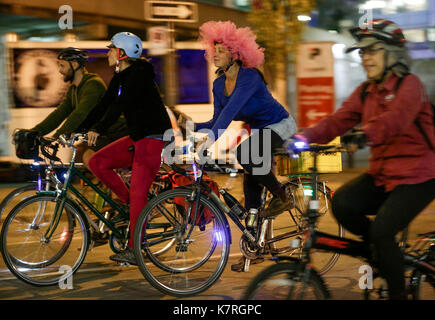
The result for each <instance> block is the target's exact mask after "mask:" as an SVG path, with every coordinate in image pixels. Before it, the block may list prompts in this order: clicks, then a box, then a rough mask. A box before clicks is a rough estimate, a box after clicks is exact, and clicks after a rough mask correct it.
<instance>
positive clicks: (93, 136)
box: [88, 131, 100, 146]
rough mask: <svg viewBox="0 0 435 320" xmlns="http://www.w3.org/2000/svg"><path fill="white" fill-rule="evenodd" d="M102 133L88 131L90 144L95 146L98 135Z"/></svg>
mask: <svg viewBox="0 0 435 320" xmlns="http://www.w3.org/2000/svg"><path fill="white" fill-rule="evenodd" d="M99 135H100V134H99V133H98V132H95V131H89V132H88V146H95V145H96V143H97V139H98V136H99Z"/></svg>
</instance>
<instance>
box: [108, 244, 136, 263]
mask: <svg viewBox="0 0 435 320" xmlns="http://www.w3.org/2000/svg"><path fill="white" fill-rule="evenodd" d="M110 260H112V261H115V262H118V263H121V262H127V263H128V264H131V265H134V266H137V261H136V257H135V255H134V252H133V249H132V248H130V247H127V248H126V249H125V250H123V251H121V252H120V253H117V254H114V255H112V256H110Z"/></svg>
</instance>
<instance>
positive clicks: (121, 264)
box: [118, 262, 131, 267]
mask: <svg viewBox="0 0 435 320" xmlns="http://www.w3.org/2000/svg"><path fill="white" fill-rule="evenodd" d="M118 264H119V266H121V267H129V266H131V264H129V263H128V262H118Z"/></svg>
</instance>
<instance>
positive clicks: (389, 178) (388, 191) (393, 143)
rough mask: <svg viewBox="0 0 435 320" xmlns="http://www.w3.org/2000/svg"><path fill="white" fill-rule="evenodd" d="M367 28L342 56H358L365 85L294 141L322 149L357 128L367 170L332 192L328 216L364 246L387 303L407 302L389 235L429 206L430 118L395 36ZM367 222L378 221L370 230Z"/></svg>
mask: <svg viewBox="0 0 435 320" xmlns="http://www.w3.org/2000/svg"><path fill="white" fill-rule="evenodd" d="M371 27H372V28H367V29H360V28H354V29H353V30H351V32H352V34H353V36H354V37H355V38H356V39H357V40H358V43H356V44H355V45H354V46H352V47H350V48H349V49H348V50H347V52H350V51H352V50H355V49H359V54H360V56H361V58H362V64H363V67H364V69H365V71H366V73H367V78H368V82H365V83H364V84H361V85H360V86H359V87H358V88H357V89H356V90H355V91H354V92H353V93H352V94H351V96H350V97H349V98H348V99H347V100H346V101H344V102H343V105H342V106H341V108H339V109H338V110H337V111H336V112H335V113H334V114H332V115H330V116H328V117H326V118H325V119H323V120H322V121H320V122H319V123H318V124H317V125H315V126H314V127H311V128H307V129H305V130H303V132H302V136H301V137H300V138H302V139H305V140H307V141H308V142H310V143H327V142H329V141H331V140H332V139H333V138H334V137H336V136H341V135H343V134H344V133H346V132H347V131H348V130H349V129H351V128H352V127H354V126H355V125H357V124H359V123H361V124H362V127H361V130H362V134H361V135H360V139H361V138H362V139H364V140H365V141H366V142H367V144H368V145H369V146H370V147H371V158H370V167H369V169H368V171H367V172H366V173H365V174H363V175H361V176H359V177H357V178H356V179H355V180H353V181H350V182H349V183H347V184H345V185H344V186H342V187H341V188H340V189H339V190H337V191H336V192H335V194H334V197H333V199H332V211H333V213H334V216H335V217H336V218H337V220H338V222H339V223H340V224H342V225H343V226H344V227H345V228H346V229H348V230H349V231H351V232H352V233H354V234H357V235H360V236H362V237H363V239H364V240H365V241H367V242H368V243H369V244H370V246H371V249H372V253H373V259H374V262H375V265H376V264H378V267H379V270H380V272H381V274H382V275H383V277H385V279H386V280H387V283H388V290H389V295H390V299H405V298H406V292H405V278H404V261H403V256H402V253H401V251H400V249H399V248H398V246H397V244H396V241H395V235H396V234H397V233H398V232H400V231H402V230H403V229H404V228H406V227H407V226H408V224H409V223H410V222H411V221H412V220H413V219H414V218H415V217H416V216H417V214H418V213H419V212H421V211H422V210H423V209H424V208H425V207H426V206H428V205H429V204H430V202H431V201H432V200H433V199H434V198H435V134H434V124H433V119H432V118H433V115H432V109H431V106H430V102H429V100H428V97H427V95H426V93H425V90H424V86H423V84H422V83H421V81H420V80H419V79H418V77H417V76H415V75H412V74H409V71H408V70H409V58H408V54H407V49H406V47H405V42H406V40H405V38H404V36H403V33H402V31H401V30H400V28H399V27H398V26H397V25H396V24H394V23H393V22H391V21H387V20H383V19H376V20H374V21H373V24H372V26H371ZM399 84H400V85H399ZM367 215H375V216H376V217H375V219H374V220H373V221H372V222H371V220H369V219H368V218H367Z"/></svg>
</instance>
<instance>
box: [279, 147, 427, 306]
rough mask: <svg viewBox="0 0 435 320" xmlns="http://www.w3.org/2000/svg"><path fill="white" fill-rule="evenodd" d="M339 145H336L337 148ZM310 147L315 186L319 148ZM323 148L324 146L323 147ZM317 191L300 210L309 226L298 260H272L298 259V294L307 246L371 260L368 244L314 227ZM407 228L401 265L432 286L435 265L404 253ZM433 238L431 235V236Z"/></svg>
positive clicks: (306, 273) (305, 270) (305, 281)
mask: <svg viewBox="0 0 435 320" xmlns="http://www.w3.org/2000/svg"><path fill="white" fill-rule="evenodd" d="M338 149H340V148H338ZM315 150H316V149H313V168H311V171H312V187H313V190H315V189H314V188H315V186H316V185H317V182H318V180H317V178H318V171H317V156H318V152H322V149H321V148H319V149H317V151H315ZM323 150H324V151H326V150H327V148H325V149H323ZM317 207H318V205H317V193H316V192H314V193H313V196H312V199H311V200H310V203H309V207H308V209H307V211H306V213H305V214H304V216H305V218H306V219H307V220H308V222H309V229H308V231H306V232H305V235H304V238H305V244H304V247H303V250H302V258H301V259H300V260H295V259H294V258H289V257H277V258H276V260H278V261H279V260H292V261H299V262H302V263H300V264H299V266H300V269H299V270H300V272H302V273H303V289H302V291H301V293H300V298H302V297H303V295H304V291H305V288H306V286H307V284H308V280H309V276H310V272H311V270H312V266H311V259H310V251H311V249H321V250H325V251H328V252H335V253H340V254H344V255H348V256H352V257H362V258H364V259H366V260H367V261H369V262H370V261H371V259H372V257H371V252H370V248H369V247H368V246H367V244H366V243H364V242H363V241H356V240H352V239H348V238H340V237H336V236H334V235H331V234H327V233H323V232H319V231H317V230H316V227H315V223H316V220H317V218H318V217H319V213H318V212H317ZM407 234H408V230H407V228H406V229H405V230H404V232H403V234H402V238H401V242H402V246H401V249H402V253H403V255H404V260H405V265H407V266H411V267H414V268H416V269H417V270H419V271H421V272H422V273H424V274H425V275H427V276H428V277H430V279H429V282H430V284H431V285H432V286H433V287H434V288H435V278H434V277H435V267H434V266H432V265H431V264H429V263H427V262H426V261H424V260H422V259H421V257H418V256H413V255H411V254H408V253H405V249H406V240H407ZM431 241H433V239H431Z"/></svg>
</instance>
